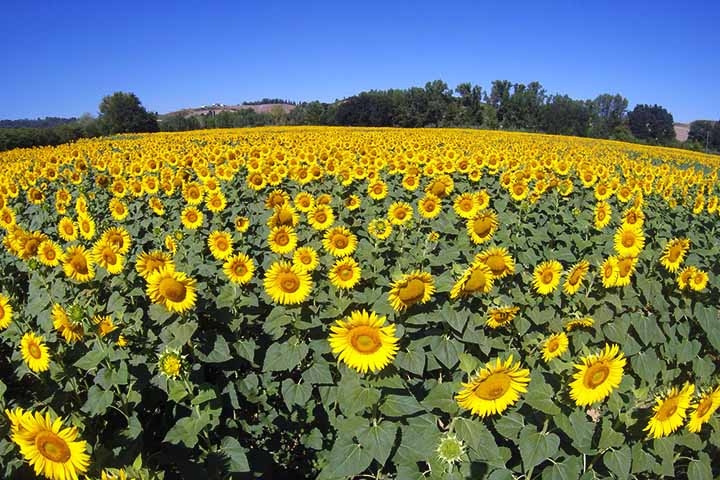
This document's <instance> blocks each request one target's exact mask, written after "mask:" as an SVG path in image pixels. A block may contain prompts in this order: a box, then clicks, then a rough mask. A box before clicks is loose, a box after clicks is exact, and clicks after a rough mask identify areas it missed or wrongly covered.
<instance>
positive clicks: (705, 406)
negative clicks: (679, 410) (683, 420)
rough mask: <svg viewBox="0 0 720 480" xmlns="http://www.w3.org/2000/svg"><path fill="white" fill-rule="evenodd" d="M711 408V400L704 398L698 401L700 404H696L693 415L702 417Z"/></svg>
mask: <svg viewBox="0 0 720 480" xmlns="http://www.w3.org/2000/svg"><path fill="white" fill-rule="evenodd" d="M711 406H712V399H711V398H710V397H705V398H703V399H702V400H700V404H698V407H697V410H696V411H695V414H696V415H697V416H698V417H702V416H703V415H705V414H706V413H707V412H708V410H710V407H711Z"/></svg>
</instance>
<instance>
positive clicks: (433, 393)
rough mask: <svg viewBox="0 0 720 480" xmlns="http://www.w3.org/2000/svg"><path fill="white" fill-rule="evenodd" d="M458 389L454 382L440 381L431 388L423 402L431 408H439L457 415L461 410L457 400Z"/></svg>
mask: <svg viewBox="0 0 720 480" xmlns="http://www.w3.org/2000/svg"><path fill="white" fill-rule="evenodd" d="M456 389H457V385H456V384H454V383H449V382H448V383H439V384H437V385H435V386H434V387H433V388H432V389H431V390H430V393H429V394H428V395H427V397H425V399H423V401H422V404H423V405H424V406H425V407H426V408H428V409H430V410H432V409H434V408H437V409H440V410H442V411H443V412H446V413H449V414H450V415H455V414H457V412H458V410H459V407H458V404H457V402H456V401H455V391H456Z"/></svg>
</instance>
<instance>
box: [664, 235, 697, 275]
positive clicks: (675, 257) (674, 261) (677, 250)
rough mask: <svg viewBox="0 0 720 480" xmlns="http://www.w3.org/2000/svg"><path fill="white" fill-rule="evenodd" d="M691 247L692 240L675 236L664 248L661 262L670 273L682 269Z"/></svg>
mask: <svg viewBox="0 0 720 480" xmlns="http://www.w3.org/2000/svg"><path fill="white" fill-rule="evenodd" d="M689 249H690V240H689V239H687V238H673V239H672V240H668V242H667V243H666V244H665V247H664V248H663V255H662V257H660V263H661V264H662V266H663V267H665V269H666V270H667V271H668V272H670V273H675V272H677V271H678V270H679V269H680V264H681V263H682V262H683V260H685V255H686V254H687V252H688V250H689Z"/></svg>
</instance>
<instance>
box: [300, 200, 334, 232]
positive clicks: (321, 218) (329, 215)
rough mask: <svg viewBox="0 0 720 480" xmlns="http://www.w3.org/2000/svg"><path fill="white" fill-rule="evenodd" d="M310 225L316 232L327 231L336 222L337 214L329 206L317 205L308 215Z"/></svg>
mask: <svg viewBox="0 0 720 480" xmlns="http://www.w3.org/2000/svg"><path fill="white" fill-rule="evenodd" d="M307 219H308V223H309V224H310V226H311V227H312V228H314V229H315V230H321V231H322V230H327V229H328V228H330V226H331V225H332V224H333V223H334V222H335V214H334V213H333V210H332V208H331V207H330V206H328V205H317V206H315V207H314V208H313V209H312V210H310V211H309V212H308V214H307Z"/></svg>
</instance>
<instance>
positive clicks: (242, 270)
mask: <svg viewBox="0 0 720 480" xmlns="http://www.w3.org/2000/svg"><path fill="white" fill-rule="evenodd" d="M247 271H248V269H247V267H246V266H245V263H244V262H238V263H236V264H235V265H233V272H234V273H235V275H237V276H242V275H245V274H246V273H247Z"/></svg>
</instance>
